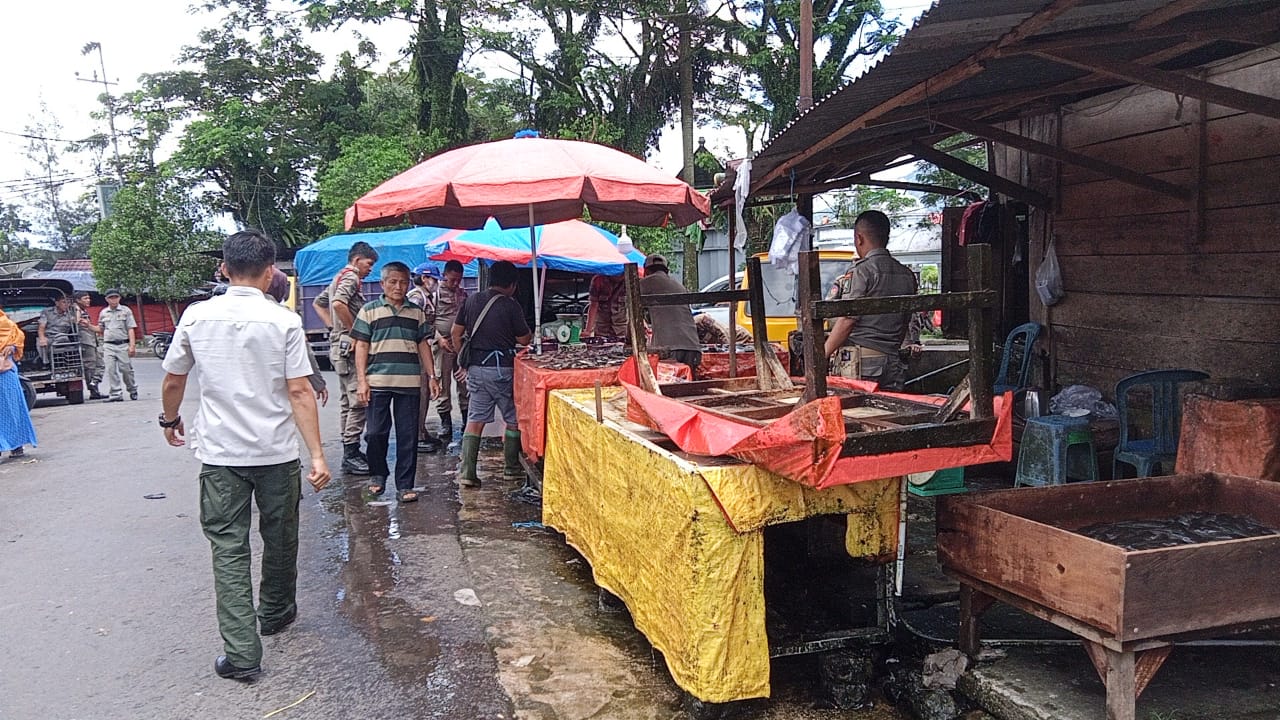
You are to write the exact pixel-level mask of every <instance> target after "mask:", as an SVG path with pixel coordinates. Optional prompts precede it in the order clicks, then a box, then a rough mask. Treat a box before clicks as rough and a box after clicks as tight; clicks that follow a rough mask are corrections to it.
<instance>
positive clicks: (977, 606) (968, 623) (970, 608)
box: [960, 582, 994, 658]
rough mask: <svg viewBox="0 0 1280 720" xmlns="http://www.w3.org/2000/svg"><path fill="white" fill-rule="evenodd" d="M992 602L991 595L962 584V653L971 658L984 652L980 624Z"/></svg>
mask: <svg viewBox="0 0 1280 720" xmlns="http://www.w3.org/2000/svg"><path fill="white" fill-rule="evenodd" d="M992 602H994V600H993V599H992V598H991V596H990V595H986V594H985V593H983V592H981V591H979V590H975V589H974V588H972V587H970V586H969V585H968V584H966V583H963V582H962V583H960V652H962V653H964V654H965V655H968V656H969V657H971V658H976V657H977V656H978V653H979V652H980V651H981V650H982V633H981V632H979V628H978V622H979V620H980V619H981V618H982V613H984V612H986V611H987V608H989V607H991V604H992Z"/></svg>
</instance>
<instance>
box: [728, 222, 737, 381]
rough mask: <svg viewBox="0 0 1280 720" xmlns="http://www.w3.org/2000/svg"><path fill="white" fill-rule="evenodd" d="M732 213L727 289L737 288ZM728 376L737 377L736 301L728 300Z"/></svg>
mask: <svg viewBox="0 0 1280 720" xmlns="http://www.w3.org/2000/svg"><path fill="white" fill-rule="evenodd" d="M734 221H735V219H734V213H732V212H730V213H729V289H730V290H737V289H738V270H737V267H738V258H737V253H736V252H735V251H736V250H737V248H736V247H734V246H733V233H734ZM729 377H730V378H736V377H738V301H737V300H732V301H730V302H729Z"/></svg>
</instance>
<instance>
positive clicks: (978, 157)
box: [915, 133, 987, 210]
mask: <svg viewBox="0 0 1280 720" xmlns="http://www.w3.org/2000/svg"><path fill="white" fill-rule="evenodd" d="M945 145H946V146H949V147H952V148H954V149H953V150H950V151H949V152H948V153H947V154H948V155H951V156H952V157H956V158H959V159H961V160H963V161H965V162H967V163H969V164H970V165H973V166H975V167H978V168H982V169H983V170H986V169H987V146H986V144H985V143H981V142H977V141H976V140H975V138H974V137H973V136H972V135H966V134H963V133H962V134H960V135H956V136H955V137H953V138H951V139H950V140H948V141H947V142H946V143H945ZM915 181H916V182H919V183H925V184H927V185H938V186H941V187H949V188H956V189H957V190H972V191H974V192H976V193H978V194H979V195H986V194H987V188H986V187H985V186H983V185H980V184H978V183H976V182H973V181H972V180H966V179H965V178H962V177H960V176H959V175H956V174H955V173H953V172H951V171H950V170H943V169H942V168H940V167H938V166H936V165H934V164H932V163H927V162H921V163H918V164H917V165H916V172H915ZM970 202H972V200H970V199H969V198H965V197H956V196H955V195H939V194H937V193H923V194H921V195H920V203H921V204H922V205H924V206H925V207H928V208H932V209H934V210H938V209H941V208H944V207H954V206H957V205H968V204H969V203H970Z"/></svg>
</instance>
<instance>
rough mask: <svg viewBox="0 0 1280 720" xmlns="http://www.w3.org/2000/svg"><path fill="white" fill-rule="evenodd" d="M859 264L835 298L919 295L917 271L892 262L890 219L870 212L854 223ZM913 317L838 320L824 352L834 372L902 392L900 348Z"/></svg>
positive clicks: (852, 267)
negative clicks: (888, 248)
mask: <svg viewBox="0 0 1280 720" xmlns="http://www.w3.org/2000/svg"><path fill="white" fill-rule="evenodd" d="M853 232H854V249H855V250H857V251H858V260H856V261H854V263H853V264H852V265H850V266H849V270H848V271H847V272H846V273H845V274H844V275H843V276H841V278H840V279H839V280H837V281H836V288H834V289H833V290H834V292H833V293H832V295H835V296H836V298H835V299H839V300H850V299H854V298H863V297H890V296H893V295H915V294H916V292H917V290H918V288H919V285H918V283H917V281H916V276H915V273H913V272H911V269H910V268H908V267H907V266H906V265H903V264H902V263H900V262H898V261H897V260H894V259H893V256H892V255H890V254H889V251H888V250H887V249H886V248H887V246H888V245H889V218H888V216H886V215H885V214H884V213H882V212H880V211H878V210H868V211H866V212H864V213H862V214H861V215H859V216H858V219H857V220H855V221H854V224H853ZM910 319H911V313H889V314H884V315H866V316H862V317H842V318H837V319H836V321H835V323H834V324H833V325H832V326H831V333H830V334H829V335H828V336H827V341H826V345H825V348H824V349H825V351H826V353H827V357H829V358H831V374H832V375H839V376H841V377H847V378H852V379H855V380H870V381H872V382H875V383H878V384H879V385H880V387H881V388H882V389H884V390H894V391H901V390H902V387H903V382H904V381H905V379H906V377H905V375H906V368H905V367H904V366H903V363H902V360H901V359H900V358H899V357H898V349H899V348H901V347H902V340H903V338H904V337H906V334H907V326H908V323H909V322H910Z"/></svg>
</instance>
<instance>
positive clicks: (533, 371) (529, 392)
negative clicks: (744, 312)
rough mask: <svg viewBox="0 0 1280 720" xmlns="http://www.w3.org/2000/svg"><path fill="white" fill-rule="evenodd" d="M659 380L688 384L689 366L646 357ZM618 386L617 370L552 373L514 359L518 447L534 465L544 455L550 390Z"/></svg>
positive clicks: (523, 356)
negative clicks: (684, 381) (518, 431)
mask: <svg viewBox="0 0 1280 720" xmlns="http://www.w3.org/2000/svg"><path fill="white" fill-rule="evenodd" d="M649 363H650V364H651V365H653V367H654V372H655V373H656V374H657V376H658V382H670V381H671V380H673V379H681V380H689V379H691V378H692V377H693V373H692V372H691V371H690V370H689V366H688V365H685V364H684V363H678V362H665V361H664V362H658V356H657V355H650V356H649ZM597 380H598V381H600V384H601V385H605V386H608V385H617V384H618V367H617V366H614V367H603V368H590V369H586V370H552V369H550V368H542V367H538V366H537V365H536V364H534V363H533V362H531V361H530V360H529V359H528V356H527V354H521V355H519V356H517V357H516V362H515V396H516V422H518V423H519V424H520V445H521V447H523V449H524V454H525V455H528V456H529V459H530V460H533V461H535V462H536V461H537V460H539V459H540V458H541V457H542V456H543V455H545V454H546V433H547V396H548V395H549V394H550V392H551V391H552V390H561V389H571V388H590V387H595V384H596V381H597Z"/></svg>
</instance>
